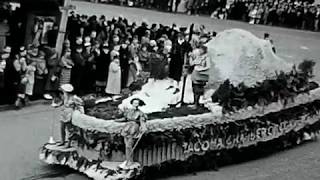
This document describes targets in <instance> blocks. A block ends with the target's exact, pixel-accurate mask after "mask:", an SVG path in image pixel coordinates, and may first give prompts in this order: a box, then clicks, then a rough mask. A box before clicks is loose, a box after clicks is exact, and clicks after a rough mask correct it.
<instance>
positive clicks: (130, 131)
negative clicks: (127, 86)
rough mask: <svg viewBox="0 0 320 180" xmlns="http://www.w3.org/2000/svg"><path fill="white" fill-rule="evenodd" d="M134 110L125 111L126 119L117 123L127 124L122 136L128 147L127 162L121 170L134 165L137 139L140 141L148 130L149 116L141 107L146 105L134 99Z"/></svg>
mask: <svg viewBox="0 0 320 180" xmlns="http://www.w3.org/2000/svg"><path fill="white" fill-rule="evenodd" d="M130 104H131V105H132V108H130V109H126V110H124V119H121V120H118V121H117V122H125V123H126V125H125V126H124V128H123V129H122V132H121V135H122V136H123V137H124V143H125V147H126V149H125V150H126V152H125V154H126V160H125V161H124V162H123V163H122V164H120V165H119V167H120V168H122V169H125V168H130V167H131V166H133V165H134V162H133V151H134V149H133V148H134V144H136V143H138V142H136V143H135V142H134V141H135V139H138V140H139V138H140V137H141V136H142V135H143V133H144V132H146V130H147V126H146V120H147V118H148V117H147V115H146V114H145V113H143V112H142V111H141V110H140V109H139V107H140V106H144V105H145V103H144V101H142V100H141V99H139V98H133V99H132V100H131V101H130Z"/></svg>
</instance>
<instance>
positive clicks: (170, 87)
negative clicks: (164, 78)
mask: <svg viewBox="0 0 320 180" xmlns="http://www.w3.org/2000/svg"><path fill="white" fill-rule="evenodd" d="M172 88H174V87H173V86H169V87H167V88H166V90H169V89H172Z"/></svg>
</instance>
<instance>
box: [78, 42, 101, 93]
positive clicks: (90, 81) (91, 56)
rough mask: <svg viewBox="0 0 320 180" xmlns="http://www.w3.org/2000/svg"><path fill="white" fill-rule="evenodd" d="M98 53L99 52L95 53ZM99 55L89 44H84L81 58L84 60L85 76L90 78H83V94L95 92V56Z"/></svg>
mask: <svg viewBox="0 0 320 180" xmlns="http://www.w3.org/2000/svg"><path fill="white" fill-rule="evenodd" d="M97 51H99V52H97ZM98 54H99V55H100V50H99V49H97V50H95V49H94V46H92V44H91V43H89V42H87V43H85V44H84V51H83V52H82V56H83V58H84V59H85V69H84V73H85V74H91V76H84V77H83V83H84V86H83V90H84V93H85V94H87V93H92V92H94V91H95V89H94V84H95V76H94V75H95V74H94V71H95V68H96V62H95V61H96V56H98Z"/></svg>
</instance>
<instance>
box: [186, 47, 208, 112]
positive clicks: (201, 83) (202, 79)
mask: <svg viewBox="0 0 320 180" xmlns="http://www.w3.org/2000/svg"><path fill="white" fill-rule="evenodd" d="M198 50H199V52H198V53H199V54H198V55H195V56H194V57H193V58H191V60H190V65H191V66H193V67H194V68H193V71H192V74H191V80H192V89H193V94H194V106H193V108H197V107H199V106H200V102H199V101H200V97H201V96H202V95H204V88H205V86H206V84H207V82H208V81H209V69H210V66H211V65H210V64H211V62H210V57H209V56H208V48H207V47H206V46H205V45H200V46H199V49H198Z"/></svg>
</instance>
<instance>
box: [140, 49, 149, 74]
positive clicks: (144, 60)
mask: <svg viewBox="0 0 320 180" xmlns="http://www.w3.org/2000/svg"><path fill="white" fill-rule="evenodd" d="M138 57H139V62H140V64H141V66H142V70H143V71H145V72H149V71H150V66H149V63H150V62H149V58H150V53H149V51H148V45H147V44H143V45H141V48H140V50H139V52H138Z"/></svg>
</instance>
